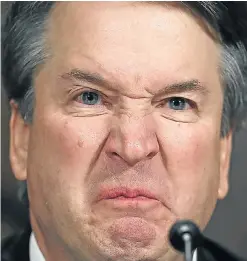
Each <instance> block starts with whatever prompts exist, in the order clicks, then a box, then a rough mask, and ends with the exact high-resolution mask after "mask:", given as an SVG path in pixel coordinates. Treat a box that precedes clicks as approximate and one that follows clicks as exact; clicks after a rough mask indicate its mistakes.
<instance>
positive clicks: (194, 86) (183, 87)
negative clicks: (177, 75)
mask: <svg viewBox="0 0 247 261" xmlns="http://www.w3.org/2000/svg"><path fill="white" fill-rule="evenodd" d="M184 92H199V93H201V94H202V95H203V96H207V95H208V93H209V90H208V88H207V87H206V86H205V85H203V84H202V83H201V82H200V81H199V80H197V79H192V80H189V81H185V82H178V83H173V84H170V85H167V86H165V87H164V88H162V89H161V90H159V91H158V92H157V93H156V94H155V96H160V95H171V94H175V93H184Z"/></svg>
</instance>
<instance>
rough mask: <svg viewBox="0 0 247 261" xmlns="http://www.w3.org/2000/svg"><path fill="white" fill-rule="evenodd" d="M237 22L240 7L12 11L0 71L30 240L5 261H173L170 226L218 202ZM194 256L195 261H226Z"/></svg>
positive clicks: (233, 105) (240, 66)
mask: <svg viewBox="0 0 247 261" xmlns="http://www.w3.org/2000/svg"><path fill="white" fill-rule="evenodd" d="M246 14H247V12H246V4H245V3H240V2H239V3H221V2H217V3H216V2H212V3H210V2H208V3H207V2H194V3H189V2H188V3H185V2H176V3H169V2H167V3H166V2H158V3H157V2H58V3H55V2H37V3H35V2H16V3H15V4H14V5H13V7H12V10H11V11H10V13H9V14H8V17H7V21H6V25H5V27H4V37H3V38H4V40H3V65H2V67H3V79H4V86H5V88H6V91H7V93H8V96H9V99H10V104H11V120H10V136H11V141H10V161H11V165H12V169H13V172H14V174H15V176H16V178H17V179H19V180H26V181H27V191H28V197H29V210H30V222H31V227H32V236H31V240H30V242H31V243H30V249H29V250H27V251H26V252H25V253H24V254H23V251H20V252H18V251H17V250H16V249H20V248H21V249H22V250H23V248H24V246H22V247H20V245H18V244H19V243H20V242H22V244H25V247H26V248H27V245H28V244H27V243H24V242H27V241H25V240H24V239H23V238H19V239H18V240H17V241H18V242H17V241H16V242H15V243H13V244H9V249H11V251H12V252H11V251H10V250H9V251H7V253H8V254H9V253H10V252H11V253H14V254H12V256H9V257H8V258H9V260H19V259H18V257H19V258H20V256H18V255H19V254H20V253H22V254H23V257H21V260H25V258H27V259H28V258H30V260H31V261H36V260H39V259H38V258H40V257H41V258H44V259H43V260H46V261H54V260H60V261H72V260H73V261H75V260H85V261H86V260H88V261H89V260H102V261H103V260H112V261H120V260H121V261H122V260H126V261H137V260H152V261H154V260H157V261H161V260H162V261H180V260H183V257H182V255H181V254H179V253H177V252H176V251H174V249H173V248H172V247H171V245H170V243H169V240H168V233H169V230H170V228H171V226H172V224H174V222H176V221H177V220H180V219H190V220H193V221H194V222H195V223H196V224H198V225H199V226H200V228H201V229H203V228H205V226H206V224H207V223H208V221H209V220H210V217H211V215H212V212H213V210H214V208H215V204H216V202H217V200H218V199H223V198H224V197H225V196H226V194H227V191H228V171H229V162H230V156H231V146H232V136H233V133H234V131H235V130H236V128H237V127H238V126H239V125H240V124H241V123H242V122H243V119H244V116H245V114H246V104H247V101H246V93H247V88H246V83H247V75H246V61H247V51H246V32H245V30H246V26H247V23H246ZM30 232H31V231H28V232H27V233H26V234H25V238H28V240H29V235H30ZM206 245H207V246H206ZM17 246H18V247H17ZM204 248H205V249H206V250H207V251H206V250H205V249H204V250H200V249H197V252H196V254H195V257H194V258H197V259H198V260H237V259H235V258H234V257H233V256H232V255H231V254H227V252H225V251H223V250H220V248H217V247H216V246H215V245H214V244H213V243H212V242H210V241H207V242H205V246H204ZM214 248H216V249H217V250H214ZM35 249H36V250H37V252H35ZM218 250H219V252H218V254H217V251H218ZM28 251H30V253H31V257H30V256H29V254H28ZM34 252H35V253H34ZM17 253H18V254H17ZM196 255H197V256H196ZM223 255H224V256H223ZM14 256H17V257H16V259H14ZM24 256H25V258H24Z"/></svg>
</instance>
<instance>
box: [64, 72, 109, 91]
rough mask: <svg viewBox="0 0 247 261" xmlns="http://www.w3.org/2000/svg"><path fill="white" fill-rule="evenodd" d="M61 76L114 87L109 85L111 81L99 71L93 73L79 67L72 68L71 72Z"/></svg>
mask: <svg viewBox="0 0 247 261" xmlns="http://www.w3.org/2000/svg"><path fill="white" fill-rule="evenodd" d="M61 77H62V78H64V79H66V80H75V81H80V82H88V83H91V84H94V85H100V86H104V87H107V88H109V89H112V88H110V87H109V85H110V84H109V82H108V81H107V80H106V79H104V78H103V77H102V76H101V75H100V74H98V73H91V72H87V71H82V70H79V69H72V70H71V71H70V72H67V73H65V74H62V75H61Z"/></svg>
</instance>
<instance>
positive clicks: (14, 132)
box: [9, 101, 30, 180]
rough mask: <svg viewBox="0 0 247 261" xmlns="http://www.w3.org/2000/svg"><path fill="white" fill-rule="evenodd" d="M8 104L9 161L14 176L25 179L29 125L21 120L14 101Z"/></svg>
mask: <svg viewBox="0 0 247 261" xmlns="http://www.w3.org/2000/svg"><path fill="white" fill-rule="evenodd" d="M10 106H11V118H10V124H9V128H10V152H9V153H10V163H11V167H12V171H13V173H14V175H15V177H16V178H17V179H19V180H26V177H27V171H26V170H27V154H28V143H29V132H30V126H29V125H28V124H27V123H25V121H24V120H23V118H22V116H21V114H20V113H19V111H18V105H17V104H16V103H15V102H14V101H11V102H10Z"/></svg>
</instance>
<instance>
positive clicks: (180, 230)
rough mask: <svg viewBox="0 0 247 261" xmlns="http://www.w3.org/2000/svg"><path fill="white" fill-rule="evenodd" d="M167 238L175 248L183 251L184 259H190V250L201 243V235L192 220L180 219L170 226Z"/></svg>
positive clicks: (190, 260) (187, 260)
mask: <svg viewBox="0 0 247 261" xmlns="http://www.w3.org/2000/svg"><path fill="white" fill-rule="evenodd" d="M169 240H170V243H171V245H172V246H173V247H174V248H175V249H176V250H178V251H179V252H182V253H184V259H185V261H192V251H193V250H195V249H196V248H197V247H199V246H201V245H202V242H203V236H202V234H201V231H200V229H199V228H198V227H197V226H196V224H194V223H193V222H192V221H190V220H181V221H178V222H176V223H175V224H174V225H173V226H172V227H171V229H170V233H169Z"/></svg>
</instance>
